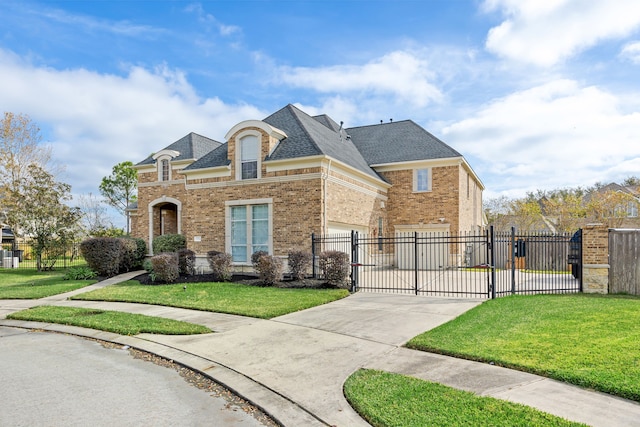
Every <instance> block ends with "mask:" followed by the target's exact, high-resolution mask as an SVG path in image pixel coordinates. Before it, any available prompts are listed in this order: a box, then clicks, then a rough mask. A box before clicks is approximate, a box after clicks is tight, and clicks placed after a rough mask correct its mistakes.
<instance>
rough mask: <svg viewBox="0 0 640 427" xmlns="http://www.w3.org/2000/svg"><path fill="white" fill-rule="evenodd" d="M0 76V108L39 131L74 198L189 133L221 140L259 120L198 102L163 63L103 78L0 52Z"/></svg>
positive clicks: (253, 112)
mask: <svg viewBox="0 0 640 427" xmlns="http://www.w3.org/2000/svg"><path fill="white" fill-rule="evenodd" d="M0 75H2V77H3V78H2V79H0V93H2V94H3V95H2V97H0V111H13V112H20V113H26V114H29V115H30V116H31V118H32V119H33V120H34V121H35V122H36V123H38V125H39V126H40V127H41V128H42V129H44V131H45V132H44V136H45V140H46V142H48V143H49V144H50V145H51V146H52V147H53V154H54V157H55V159H56V160H57V161H59V162H60V163H62V164H64V165H66V177H65V181H66V182H68V183H70V184H71V185H72V186H73V191H74V193H76V194H77V193H89V192H92V193H94V194H97V193H98V191H97V187H98V184H99V183H100V180H101V179H102V177H103V176H106V175H108V174H109V173H110V172H111V168H112V166H113V165H115V164H116V163H119V162H121V161H125V160H131V161H133V162H134V163H136V162H138V161H141V160H143V159H144V158H146V157H147V156H148V155H149V154H150V153H152V152H154V151H158V150H160V149H162V148H164V147H165V146H167V145H169V144H170V143H172V142H174V141H176V140H177V139H179V138H181V137H182V136H184V135H186V134H187V133H189V132H191V131H193V132H196V133H200V134H202V135H205V136H208V137H210V138H213V139H217V140H221V139H222V138H223V137H224V135H225V133H226V132H227V131H228V130H229V129H230V128H231V127H232V126H233V125H235V124H236V123H238V122H239V121H242V120H245V119H261V118H263V117H265V116H266V114H265V113H264V112H261V111H260V110H258V109H257V108H255V107H252V106H250V105H243V104H239V105H227V104H225V103H224V102H223V101H221V100H220V99H218V98H208V99H202V98H200V97H198V95H197V94H196V91H195V90H194V89H193V87H192V86H191V85H190V84H189V82H188V81H187V78H186V76H185V75H184V74H183V73H181V72H180V71H177V70H172V69H170V68H168V67H166V66H161V67H158V68H157V69H155V70H147V69H144V68H140V67H131V68H130V69H129V71H128V74H126V75H124V76H118V75H106V74H99V73H96V72H92V71H87V70H84V69H72V70H56V69H52V68H38V67H35V66H33V65H31V64H29V63H27V62H24V61H22V60H21V59H20V58H19V57H17V56H16V55H14V54H13V53H11V52H7V51H2V50H0Z"/></svg>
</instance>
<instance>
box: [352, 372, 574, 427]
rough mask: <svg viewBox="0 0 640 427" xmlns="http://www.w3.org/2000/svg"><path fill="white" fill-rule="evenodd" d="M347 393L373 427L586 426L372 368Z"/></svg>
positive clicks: (355, 377)
mask: <svg viewBox="0 0 640 427" xmlns="http://www.w3.org/2000/svg"><path fill="white" fill-rule="evenodd" d="M344 393H345V396H346V398H347V400H348V401H349V403H350V404H351V405H352V406H353V408H354V409H355V410H356V411H357V412H358V413H359V414H360V415H361V416H362V417H363V418H364V419H365V420H367V422H369V423H370V424H371V425H373V426H374V427H382V426H385V427H388V426H431V427H437V426H442V427H456V426H465V427H466V426H509V427H511V426H523V427H524V426H527V427H528V426H584V424H580V423H574V422H570V421H567V420H565V419H562V418H559V417H557V416H555V415H551V414H547V413H546V412H541V411H539V410H537V409H533V408H530V407H528V406H524V405H520V404H517V403H513V402H507V401H503V400H499V399H495V398H493V397H483V396H477V395H475V394H473V393H470V392H467V391H461V390H456V389H453V388H450V387H447V386H444V385H441V384H436V383H432V382H429V381H425V380H420V379H417V378H412V377H407V376H404V375H399V374H392V373H388V372H382V371H376V370H369V369H361V370H359V371H357V372H355V373H354V374H353V375H351V376H350V377H349V378H348V379H347V381H346V382H345V384H344Z"/></svg>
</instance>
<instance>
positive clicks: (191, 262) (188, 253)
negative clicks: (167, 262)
mask: <svg viewBox="0 0 640 427" xmlns="http://www.w3.org/2000/svg"><path fill="white" fill-rule="evenodd" d="M178 266H179V268H180V274H188V275H192V274H195V272H196V253H195V252H194V251H192V250H191V249H186V248H184V249H180V250H179V251H178Z"/></svg>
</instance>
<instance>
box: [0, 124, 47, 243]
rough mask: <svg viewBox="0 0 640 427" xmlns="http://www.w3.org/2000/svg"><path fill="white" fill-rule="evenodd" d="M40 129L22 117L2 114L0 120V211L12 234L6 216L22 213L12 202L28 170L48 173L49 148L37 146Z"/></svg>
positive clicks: (15, 228) (14, 225) (9, 220)
mask: <svg viewBox="0 0 640 427" xmlns="http://www.w3.org/2000/svg"><path fill="white" fill-rule="evenodd" d="M41 140H42V136H41V135H40V128H39V127H38V126H37V125H36V124H35V123H34V122H33V121H32V120H31V118H29V116H27V115H26V114H14V113H11V112H5V113H4V116H3V117H2V118H1V119H0V200H1V203H0V208H1V210H2V214H3V216H4V217H5V220H6V221H7V223H8V224H9V226H10V227H11V228H13V229H14V231H17V228H18V224H16V223H12V218H14V217H15V216H9V213H10V212H11V211H14V210H19V209H22V207H21V206H20V205H19V203H18V201H17V200H16V199H15V197H16V195H17V194H19V192H20V186H21V185H22V183H23V182H24V180H26V179H28V178H29V166H30V165H38V166H39V167H40V168H42V169H44V170H48V171H50V170H51V169H52V167H51V147H47V146H44V145H42V144H41Z"/></svg>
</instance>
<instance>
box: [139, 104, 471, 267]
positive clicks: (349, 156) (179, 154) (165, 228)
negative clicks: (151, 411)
mask: <svg viewBox="0 0 640 427" xmlns="http://www.w3.org/2000/svg"><path fill="white" fill-rule="evenodd" d="M225 139H226V142H225V143H220V142H217V141H214V140H212V139H209V138H206V137H203V136H200V135H197V134H194V133H190V134H188V135H187V136H185V137H183V138H181V139H180V140H178V141H176V142H174V143H173V144H171V145H169V146H168V147H166V148H164V149H162V150H160V151H158V152H157V153H155V154H153V155H152V156H149V157H148V158H147V159H145V160H143V161H141V162H140V163H138V164H137V165H136V166H135V167H136V169H137V170H138V202H137V206H132V207H131V209H130V212H131V219H132V234H133V235H134V236H136V237H142V238H144V239H145V240H147V243H148V244H149V247H151V243H152V241H153V239H154V238H155V237H157V236H159V235H162V234H174V233H179V234H184V235H185V236H186V238H187V242H188V243H187V245H188V247H189V248H190V249H192V250H193V251H195V252H196V253H197V254H198V255H204V254H206V252H207V251H210V250H218V251H225V252H229V253H231V254H232V256H233V261H234V263H236V264H246V263H249V262H250V259H251V254H252V253H253V252H255V251H258V250H264V251H267V252H269V253H270V254H274V255H277V256H286V255H287V254H288V252H289V251H291V250H300V249H302V250H310V247H311V234H312V233H316V234H332V233H345V232H349V231H351V230H356V231H358V232H362V233H368V234H371V235H374V236H380V235H383V234H385V235H388V234H392V233H397V232H413V231H420V232H423V231H437V232H451V233H458V232H460V231H477V230H479V229H480V228H481V227H483V225H484V224H483V220H482V218H483V212H482V191H483V189H484V185H483V184H482V182H481V181H480V179H479V178H478V176H477V175H476V174H475V173H474V171H473V170H472V168H471V166H469V164H468V163H467V161H466V160H465V158H464V157H463V156H462V155H461V154H460V153H458V152H457V151H456V150H454V149H453V148H451V147H449V146H448V145H447V144H445V143H444V142H442V141H440V140H439V139H437V138H436V137H434V136H433V135H431V134H430V133H429V132H427V131H425V130H424V129H423V128H421V127H420V126H418V125H417V124H416V123H414V122H413V121H411V120H405V121H398V122H390V123H381V124H376V125H371V126H362V127H355V128H349V129H343V128H342V124H337V123H336V122H335V121H333V120H332V119H331V118H329V117H328V116H326V115H320V116H315V117H311V116H309V115H307V114H306V113H304V112H303V111H301V110H300V109H298V108H296V107H295V106H293V105H287V106H286V107H284V108H282V109H281V110H279V111H277V112H275V113H273V114H272V115H270V116H269V117H267V118H265V119H264V120H247V121H243V122H241V123H238V124H236V125H234V126H232V127H231V129H230V130H229V132H228V133H227V134H226V136H225Z"/></svg>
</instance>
